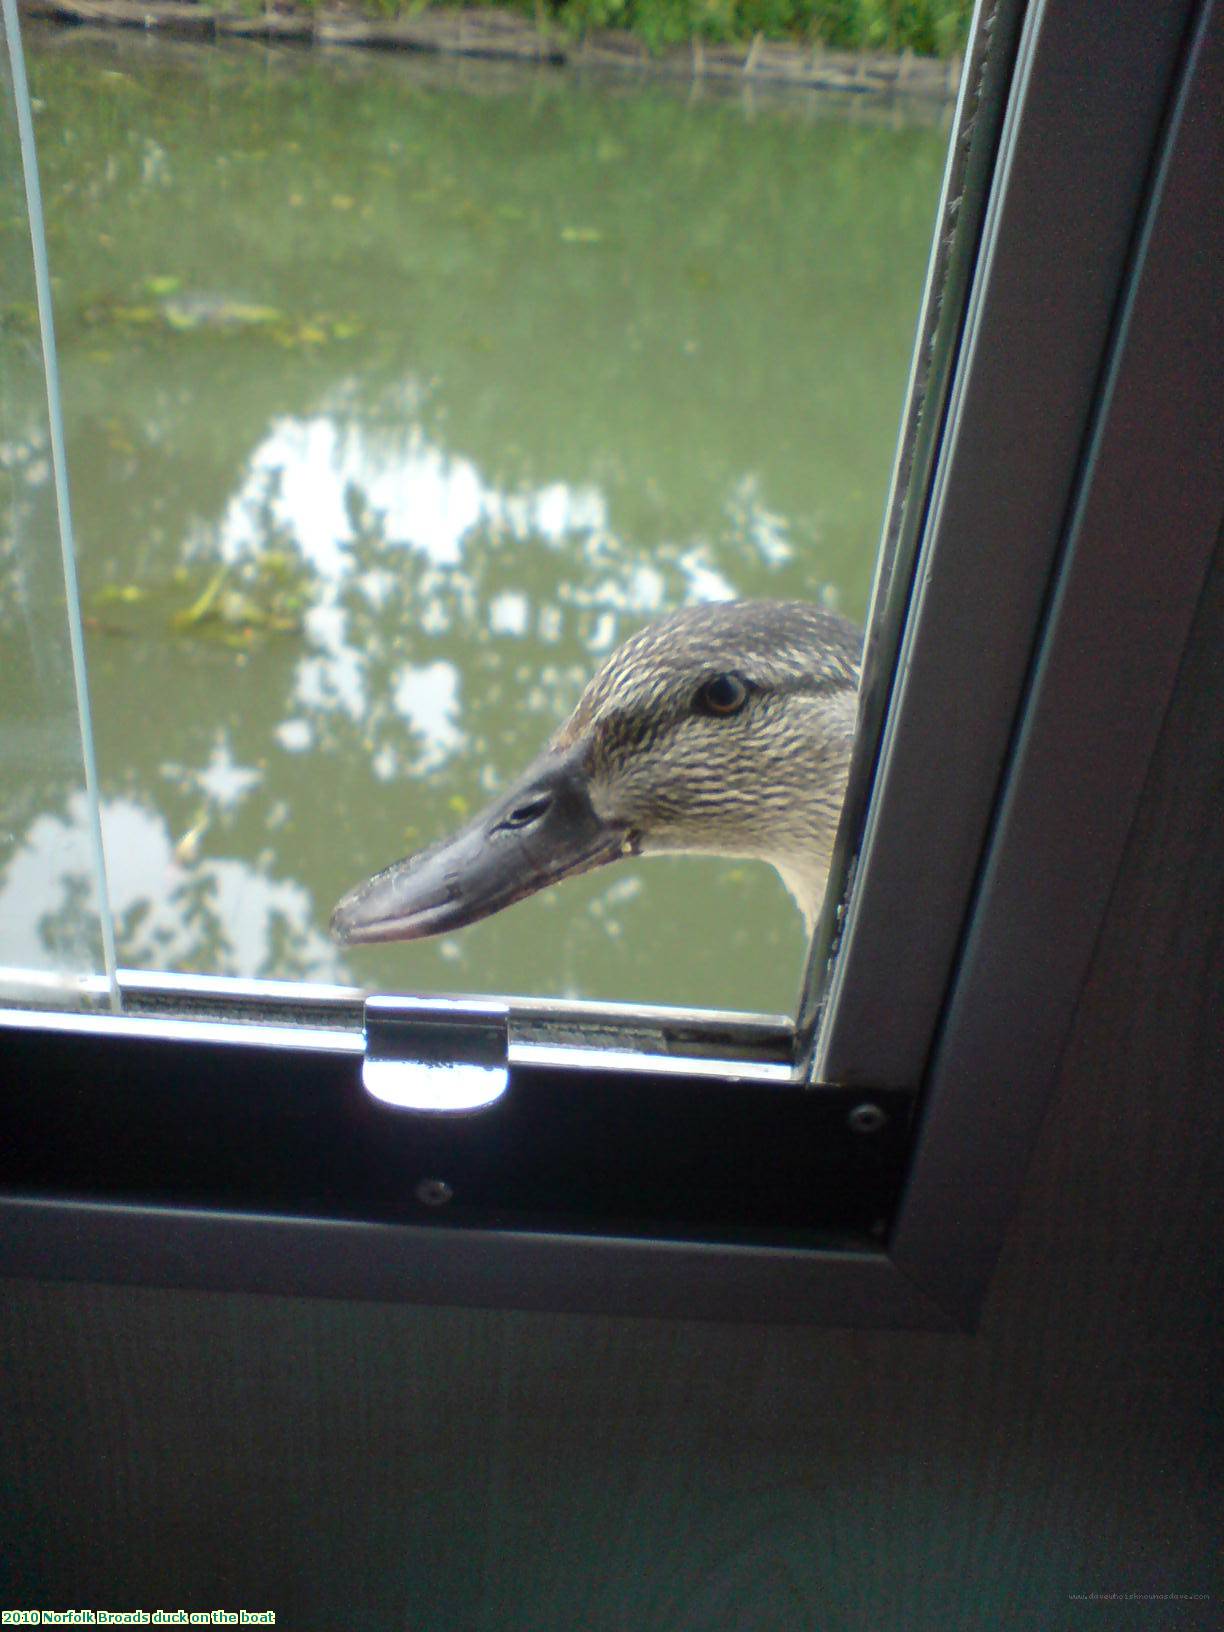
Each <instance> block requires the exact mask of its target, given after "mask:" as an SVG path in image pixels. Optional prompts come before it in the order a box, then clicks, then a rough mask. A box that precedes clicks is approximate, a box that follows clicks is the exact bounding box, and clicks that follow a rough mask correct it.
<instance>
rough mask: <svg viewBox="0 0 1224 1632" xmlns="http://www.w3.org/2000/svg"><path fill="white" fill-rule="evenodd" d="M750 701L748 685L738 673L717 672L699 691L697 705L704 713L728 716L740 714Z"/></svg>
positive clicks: (721, 716)
mask: <svg viewBox="0 0 1224 1632" xmlns="http://www.w3.org/2000/svg"><path fill="white" fill-rule="evenodd" d="M747 701H748V687H747V686H746V685H745V684H744V682H743V681H742V680H741V679H740V677H739V675H738V674H716V675H715V676H714V678H713V679H712V680H707V681H706V682H705V684H704V685H703V686H702V688H701V690H700V691H699V692H698V693H697V707H698V708H699V709H700V711H701V712H702V713H703V714H716V715H718V716H719V717H720V718H726V716H727V715H729V714H738V713H739V711H740V709H741V708H743V706H744V704H745V703H746V702H747Z"/></svg>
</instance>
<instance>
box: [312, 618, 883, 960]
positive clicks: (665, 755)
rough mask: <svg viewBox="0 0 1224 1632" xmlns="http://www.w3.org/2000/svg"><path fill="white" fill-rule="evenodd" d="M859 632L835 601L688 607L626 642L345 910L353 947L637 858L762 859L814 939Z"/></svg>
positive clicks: (841, 785) (854, 700)
mask: <svg viewBox="0 0 1224 1632" xmlns="http://www.w3.org/2000/svg"><path fill="white" fill-rule="evenodd" d="M861 662H862V636H861V633H860V631H859V630H858V629H857V628H856V627H855V626H854V624H852V623H851V622H849V620H848V619H846V618H844V617H842V616H840V615H839V614H838V613H836V612H833V611H831V610H829V609H827V608H825V607H821V606H816V605H812V604H809V603H807V602H802V601H780V600H737V601H716V602H707V603H703V604H701V605H697V606H688V607H684V608H681V609H680V610H679V611H676V612H673V613H671V614H670V615H669V616H666V617H663V618H660V619H659V620H658V621H656V622H654V623H651V624H648V625H647V626H646V627H645V628H643V629H641V630H639V631H638V632H637V633H636V634H633V635H631V636H630V637H629V639H628V640H626V641H625V642H624V644H623V645H621V646H620V647H618V648H617V649H616V650H615V651H614V652H613V653H612V655H611V656H610V657H609V658H608V659H607V660H606V661H605V662H604V663H603V665H602V666H601V667H600V668H599V670H598V671H597V672H596V673H595V675H594V676H593V677H592V679H591V680H590V682H589V684H588V685H587V687H586V689H585V690H584V692H583V693H582V696H581V698H580V699H579V701H578V706H577V707H576V708H575V709H574V711H573V713H572V714H571V715H570V717H569V718H568V719H567V720H566V721H565V722H564V724H562V725H561V726H560V727H559V728H558V730H557V731H556V732H555V733H554V734H553V736H552V737H551V738H550V739H549V741H548V742H547V743H546V744H545V746H544V748H543V749H542V750H541V752H540V753H539V754H538V755H537V756H536V758H535V759H533V760H532V761H531V763H530V764H529V765H528V766H527V767H526V769H525V770H524V771H523V773H522V775H521V776H519V777H517V778H516V779H515V780H514V781H513V782H512V783H511V784H510V786H509V787H507V788H506V789H504V791H503V792H501V793H500V794H498V795H497V797H495V798H494V799H493V801H492V802H491V803H490V804H489V805H488V806H486V808H485V809H484V810H482V811H481V812H480V814H479V815H477V816H475V817H474V818H473V819H472V820H471V821H469V822H467V823H466V824H465V825H464V826H463V827H462V828H460V829H459V830H458V831H457V832H455V833H452V834H450V835H448V836H447V837H445V838H441V839H439V840H438V841H437V842H436V843H434V844H431V845H429V846H428V847H427V848H426V849H423V850H420V851H417V852H416V853H415V854H413V855H410V856H407V857H405V858H404V859H403V860H401V861H397V862H394V863H393V864H392V865H391V866H389V867H384V868H383V869H382V871H381V872H378V873H375V874H374V875H373V877H371V878H368V879H366V880H365V881H364V882H363V883H361V884H358V885H356V887H355V888H353V889H351V890H349V891H348V892H347V893H346V894H345V895H344V896H343V897H342V899H341V900H340V901H339V902H338V904H337V905H336V908H335V911H334V912H333V913H332V917H331V932H332V935H333V936H334V938H335V939H336V940H337V941H338V942H339V943H340V944H341V945H343V946H357V945H365V944H369V943H374V942H383V941H412V940H419V939H422V938H424V937H426V936H430V935H442V934H447V933H449V932H451V931H453V930H457V929H461V928H463V927H464V926H466V925H468V924H472V923H475V922H476V921H477V920H479V919H481V918H487V917H489V916H490V915H491V914H493V913H496V912H502V911H504V910H505V909H506V908H507V907H510V906H513V905H514V904H515V903H516V902H518V901H522V900H524V899H525V898H526V897H527V896H530V895H535V894H536V893H537V892H538V891H540V890H544V889H548V888H551V887H552V886H553V885H555V884H559V883H561V882H562V880H564V879H567V878H573V877H576V876H577V875H578V874H580V873H586V872H590V871H591V870H592V869H594V868H597V867H604V866H608V865H610V864H612V863H615V862H620V861H622V860H624V859H626V858H629V857H635V856H657V855H677V854H697V855H713V856H724V857H735V858H739V859H748V860H756V861H762V862H766V863H768V864H770V865H771V866H772V867H774V868H775V870H776V871H777V872H778V874H779V875H780V877H781V879H782V882H783V883H784V884H785V886H786V888H787V890H788V891H789V893H790V895H791V897H792V899H793V900H794V902H795V904H796V906H797V907H798V908H799V911H800V912H801V913H802V914H803V917H804V922H805V925H806V928H807V930H808V933H809V935H810V933H811V931H812V929H813V927H814V925H815V921H816V918H817V915H818V913H819V911H820V905H821V902H822V900H823V897H824V890H825V884H826V880H827V876H828V870H829V863H830V858H831V855H832V849H833V841H834V837H835V835H836V831H837V824H838V818H839V816H840V813H841V806H842V800H843V797H844V794H845V789H846V781H847V777H848V774H849V767H850V755H851V750H852V748H853V743H854V733H855V726H856V722H857V713H858V688H859V681H860V672H861Z"/></svg>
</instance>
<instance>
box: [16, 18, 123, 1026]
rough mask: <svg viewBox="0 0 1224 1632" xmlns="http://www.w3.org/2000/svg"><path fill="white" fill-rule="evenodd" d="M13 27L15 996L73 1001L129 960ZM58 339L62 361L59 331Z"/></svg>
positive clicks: (27, 1000)
mask: <svg viewBox="0 0 1224 1632" xmlns="http://www.w3.org/2000/svg"><path fill="white" fill-rule="evenodd" d="M10 24H11V25H12V26H13V27H14V28H15V18H14V16H13V13H12V12H11V11H10V9H9V6H8V5H7V3H6V5H5V8H4V12H3V14H2V16H0V27H2V28H3V29H4V33H3V38H0V118H2V119H3V141H2V144H0V291H2V295H0V300H2V304H0V504H2V506H3V521H2V522H0V651H3V654H4V656H3V662H0V1001H3V1002H5V1003H8V1004H15V1005H19V1006H20V1005H25V1004H37V1005H40V1006H41V1005H47V1006H51V1007H65V1008H73V1007H77V1006H79V1005H81V1004H82V1003H85V1002H89V1001H92V999H93V998H94V997H96V995H97V994H98V992H99V990H102V991H105V989H106V976H107V974H108V973H109V972H110V970H111V968H113V965H112V964H111V962H110V960H108V957H107V952H108V949H109V948H108V941H109V935H108V930H109V925H108V924H107V923H106V920H105V883H104V879H103V873H102V867H101V846H100V834H99V830H98V820H97V804H96V799H95V797H94V794H93V789H92V785H91V784H92V766H91V765H90V763H89V739H88V710H87V708H82V706H81V701H82V697H83V684H84V676H83V669H82V668H80V667H79V666H80V664H81V652H80V646H79V639H78V641H77V643H76V644H77V651H76V652H75V654H74V650H73V646H74V641H73V634H74V630H73V620H74V618H76V616H77V606H76V590H75V584H74V583H73V582H72V567H71V532H70V527H69V526H68V518H67V516H66V515H65V516H64V518H63V519H64V524H65V528H66V529H67V538H68V546H67V548H65V549H62V548H61V533H60V524H61V515H60V508H59V506H58V505H57V496H56V480H55V476H56V468H55V467H56V464H57V462H59V454H60V453H61V452H62V432H61V431H60V427H59V425H58V422H57V419H56V414H57V405H56V404H55V402H54V396H53V392H54V380H53V379H51V380H50V381H49V379H48V373H47V368H46V366H45V364H44V350H43V341H44V335H43V332H42V327H41V324H40V317H39V301H38V290H37V278H36V261H35V255H36V246H37V249H38V250H40V251H41V243H40V230H39V222H38V216H37V194H36V193H35V195H34V211H33V221H32V217H31V211H30V209H29V208H28V198H27V178H26V176H25V174H23V164H22V152H23V142H22V136H23V134H24V135H25V136H26V137H27V138H28V136H29V104H28V100H26V88H25V84H24V76H23V74H22V62H21V56H20V49H19V47H18V48H17V50H15V51H14V50H11V49H10V46H11V45H12V44H13V43H14V41H13V37H12V36H11V35H10V34H9V32H8V28H9V25H10ZM23 114H24V118H23V117H22V115H23ZM22 125H24V126H25V130H24V132H23V130H22V128H21V127H22ZM29 151H30V149H29V146H28V140H27V144H26V152H27V155H28V154H29ZM34 185H35V186H36V178H35V180H34ZM42 268H43V270H44V271H45V255H44V256H43V261H42ZM45 287H46V286H45V283H44V290H45ZM45 338H46V339H47V341H48V349H49V351H50V353H51V356H52V359H53V357H54V342H53V337H52V336H50V335H47V336H46V337H45ZM51 366H52V367H53V366H54V364H53V361H52V365H51ZM49 393H51V395H50V397H49ZM57 444H59V446H57ZM66 562H67V563H68V568H67V573H66V570H65V563H66ZM77 633H78V636H79V623H78V625H77ZM74 659H75V662H76V664H77V665H78V669H77V672H74Z"/></svg>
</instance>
